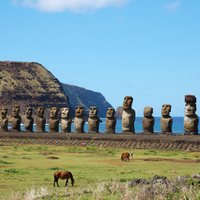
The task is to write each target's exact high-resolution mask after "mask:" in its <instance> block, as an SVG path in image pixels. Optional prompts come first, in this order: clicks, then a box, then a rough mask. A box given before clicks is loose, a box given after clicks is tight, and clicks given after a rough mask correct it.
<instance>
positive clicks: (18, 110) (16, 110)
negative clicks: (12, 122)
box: [13, 105, 20, 117]
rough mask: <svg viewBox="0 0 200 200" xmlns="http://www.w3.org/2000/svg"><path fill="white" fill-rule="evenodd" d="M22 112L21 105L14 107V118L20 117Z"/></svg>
mask: <svg viewBox="0 0 200 200" xmlns="http://www.w3.org/2000/svg"><path fill="white" fill-rule="evenodd" d="M19 112H20V106H19V105H14V107H13V117H18V116H19Z"/></svg>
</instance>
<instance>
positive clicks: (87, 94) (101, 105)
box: [62, 83, 112, 117]
mask: <svg viewBox="0 0 200 200" xmlns="http://www.w3.org/2000/svg"><path fill="white" fill-rule="evenodd" d="M62 85H63V89H64V91H65V94H66V95H67V96H68V97H69V103H70V105H71V107H72V112H74V109H75V107H76V106H77V105H83V106H84V108H85V112H86V113H88V109H89V107H90V106H97V108H98V109H99V117H105V116H106V111H107V108H108V107H112V106H111V105H110V104H109V103H108V102H107V101H106V99H105V97H104V96H103V95H102V94H101V93H99V92H94V91H91V90H87V89H85V88H81V87H77V86H73V85H69V84H64V83H62Z"/></svg>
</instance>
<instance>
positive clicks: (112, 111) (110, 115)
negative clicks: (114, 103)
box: [106, 108, 115, 118]
mask: <svg viewBox="0 0 200 200" xmlns="http://www.w3.org/2000/svg"><path fill="white" fill-rule="evenodd" d="M114 116H115V109H114V108H108V109H107V112H106V117H107V118H113V117H114Z"/></svg>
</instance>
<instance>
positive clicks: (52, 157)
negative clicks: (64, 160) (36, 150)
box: [47, 156, 59, 160]
mask: <svg viewBox="0 0 200 200" xmlns="http://www.w3.org/2000/svg"><path fill="white" fill-rule="evenodd" d="M47 158H48V159H53V160H56V159H59V157H57V156H49V157H47Z"/></svg>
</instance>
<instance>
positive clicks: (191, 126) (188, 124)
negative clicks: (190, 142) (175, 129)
mask: <svg viewBox="0 0 200 200" xmlns="http://www.w3.org/2000/svg"><path fill="white" fill-rule="evenodd" d="M196 110H197V109H196V97H195V96H194V95H185V116H184V132H185V134H198V123H199V118H198V116H197V115H196V114H195V112H196Z"/></svg>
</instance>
